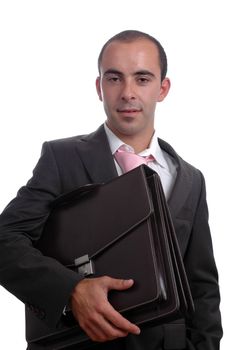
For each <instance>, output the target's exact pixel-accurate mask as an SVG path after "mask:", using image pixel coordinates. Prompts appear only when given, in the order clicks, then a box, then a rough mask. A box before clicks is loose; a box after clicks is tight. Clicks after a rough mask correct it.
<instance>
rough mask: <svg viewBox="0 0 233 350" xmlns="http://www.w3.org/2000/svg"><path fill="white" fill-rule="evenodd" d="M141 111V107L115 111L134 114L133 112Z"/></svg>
mask: <svg viewBox="0 0 233 350" xmlns="http://www.w3.org/2000/svg"><path fill="white" fill-rule="evenodd" d="M141 111H142V110H141V109H137V108H130V109H128V108H127V109H117V112H118V113H122V114H135V113H139V112H141Z"/></svg>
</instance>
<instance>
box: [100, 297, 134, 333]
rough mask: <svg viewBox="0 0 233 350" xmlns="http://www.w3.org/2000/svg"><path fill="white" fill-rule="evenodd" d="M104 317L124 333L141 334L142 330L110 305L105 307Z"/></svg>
mask: <svg viewBox="0 0 233 350" xmlns="http://www.w3.org/2000/svg"><path fill="white" fill-rule="evenodd" d="M103 315H104V316H105V318H106V319H107V320H108V321H109V322H110V323H111V324H112V325H114V327H116V328H118V329H120V330H121V331H123V332H127V333H132V334H137V335H138V334H140V328H139V327H138V326H136V325H135V324H133V323H131V322H130V321H129V320H127V319H126V318H124V317H123V316H122V315H121V314H120V313H119V312H118V311H116V310H115V309H114V308H113V307H112V306H111V304H110V303H107V304H106V305H105V308H104V310H103Z"/></svg>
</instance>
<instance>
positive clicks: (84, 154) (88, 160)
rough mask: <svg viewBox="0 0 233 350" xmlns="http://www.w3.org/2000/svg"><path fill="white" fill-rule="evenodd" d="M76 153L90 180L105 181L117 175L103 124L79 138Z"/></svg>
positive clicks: (94, 181)
mask: <svg viewBox="0 0 233 350" xmlns="http://www.w3.org/2000/svg"><path fill="white" fill-rule="evenodd" d="M78 153H79V156H80V158H81V160H82V162H83V165H84V168H85V169H86V172H87V173H88V177H89V178H90V180H91V182H93V183H105V182H108V181H110V180H112V179H113V178H114V177H116V176H117V170H116V167H115V163H114V160H113V157H112V153H111V150H110V147H109V143H108V140H107V137H106V133H105V130H104V127H103V125H101V126H100V127H99V128H98V129H97V130H96V131H95V132H93V133H92V134H89V135H87V136H84V137H82V138H81V140H80V142H79V146H78Z"/></svg>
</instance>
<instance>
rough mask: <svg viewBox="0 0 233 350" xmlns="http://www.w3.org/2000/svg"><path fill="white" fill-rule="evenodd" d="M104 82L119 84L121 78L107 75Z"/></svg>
mask: <svg viewBox="0 0 233 350" xmlns="http://www.w3.org/2000/svg"><path fill="white" fill-rule="evenodd" d="M106 80H107V81H108V82H109V83H113V84H117V83H119V82H120V81H121V78H120V77H119V76H118V75H115V74H114V75H113V74H109V75H107V76H106Z"/></svg>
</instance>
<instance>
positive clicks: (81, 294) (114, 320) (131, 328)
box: [71, 276, 140, 342]
mask: <svg viewBox="0 0 233 350" xmlns="http://www.w3.org/2000/svg"><path fill="white" fill-rule="evenodd" d="M133 283H134V282H133V280H122V279H114V278H111V277H107V276H103V277H98V278H93V279H84V280H82V281H81V282H79V283H78V284H77V285H76V287H75V289H74V291H73V293H72V296H71V308H72V312H73V314H74V317H75V318H76V319H77V321H78V322H79V325H80V327H81V328H82V329H83V330H84V331H85V332H86V333H87V335H88V336H89V337H90V338H91V339H92V340H93V341H99V342H104V341H108V340H113V339H116V338H119V337H125V336H127V334H128V333H132V334H139V333H140V329H139V328H138V327H137V326H136V325H134V324H132V323H131V322H129V321H128V320H127V319H125V318H124V317H123V316H122V315H121V314H120V313H119V312H117V311H116V310H115V309H114V308H113V307H112V306H111V304H110V303H109V302H108V292H109V291H110V290H111V289H115V290H125V289H128V288H130V287H132V285H133Z"/></svg>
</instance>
